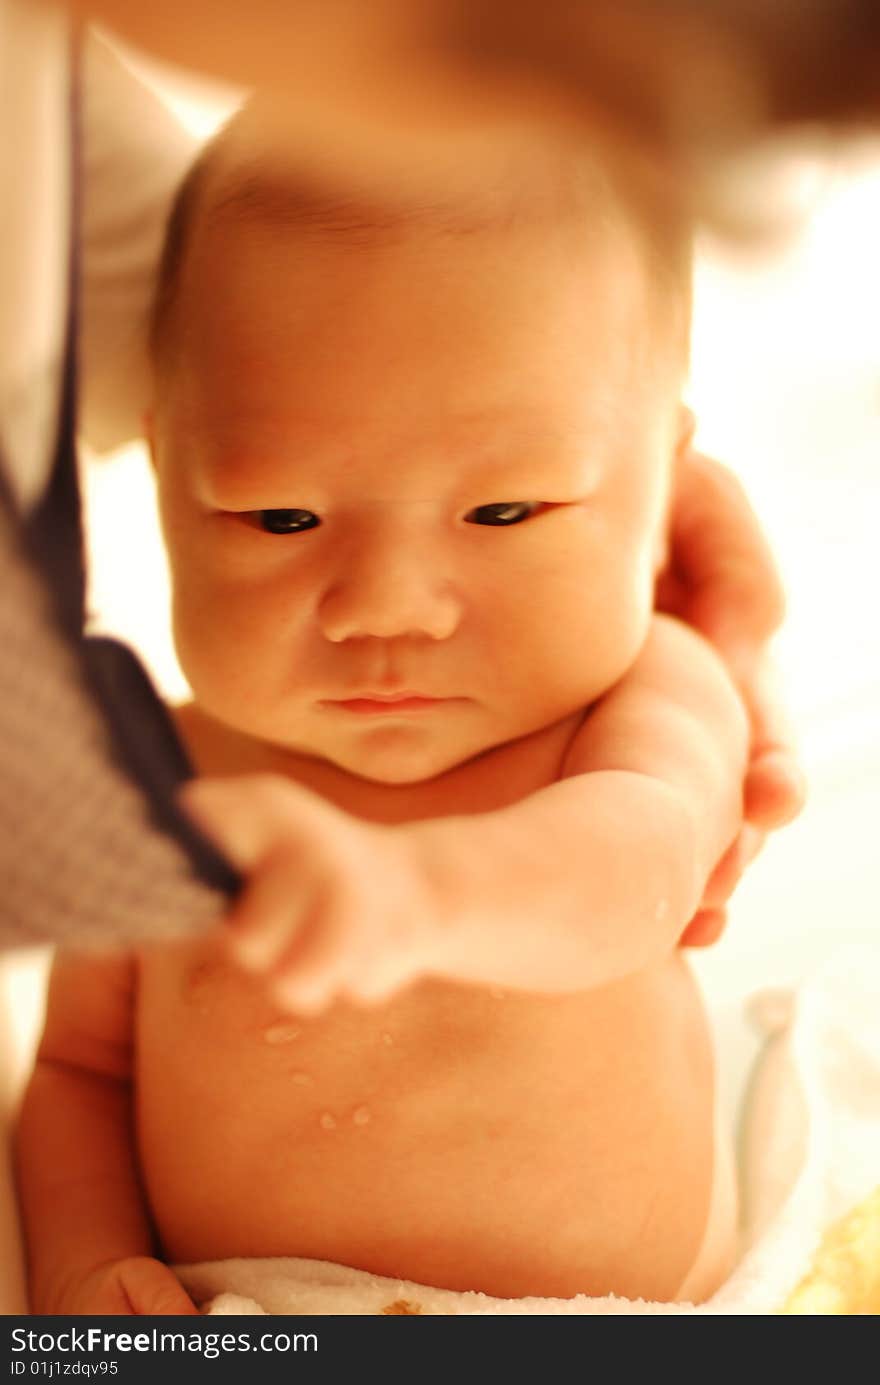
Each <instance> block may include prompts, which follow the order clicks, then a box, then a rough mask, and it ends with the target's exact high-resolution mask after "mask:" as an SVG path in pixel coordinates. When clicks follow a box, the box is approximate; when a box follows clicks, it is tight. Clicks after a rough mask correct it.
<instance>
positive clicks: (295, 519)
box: [255, 510, 321, 534]
mask: <svg viewBox="0 0 880 1385" xmlns="http://www.w3.org/2000/svg"><path fill="white" fill-rule="evenodd" d="M255 519H256V520H257V522H258V523H259V526H260V528H261V529H263V530H265V532H266V533H267V534H301V533H302V531H303V530H304V529H317V527H318V525H319V524H320V523H321V521H320V519H319V518H318V516H317V515H316V514H315V513H314V511H313V510H257V512H256V515H255Z"/></svg>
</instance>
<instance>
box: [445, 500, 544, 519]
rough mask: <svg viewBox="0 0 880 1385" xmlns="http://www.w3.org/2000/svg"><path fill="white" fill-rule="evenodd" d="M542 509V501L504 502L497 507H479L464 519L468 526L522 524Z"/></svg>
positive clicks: (468, 513)
mask: <svg viewBox="0 0 880 1385" xmlns="http://www.w3.org/2000/svg"><path fill="white" fill-rule="evenodd" d="M542 508H543V506H542V504H541V502H540V500H502V501H499V502H498V503H497V504H495V505H477V507H476V509H474V510H468V512H467V514H466V515H465V517H464V518H465V523H466V524H522V522H523V520H524V519H531V517H532V515H534V514H537V513H538V511H539V510H540V509H542Z"/></svg>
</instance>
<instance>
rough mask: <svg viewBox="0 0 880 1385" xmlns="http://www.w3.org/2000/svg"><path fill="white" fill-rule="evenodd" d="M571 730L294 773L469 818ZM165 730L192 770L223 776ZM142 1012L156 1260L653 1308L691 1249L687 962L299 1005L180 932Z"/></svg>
mask: <svg viewBox="0 0 880 1385" xmlns="http://www.w3.org/2000/svg"><path fill="white" fill-rule="evenodd" d="M577 722H578V719H570V720H569V721H568V722H566V723H563V724H560V725H557V726H555V727H552V728H548V729H547V730H546V731H542V732H539V733H537V734H536V735H535V736H532V737H528V738H526V739H525V740H523V741H519V742H517V743H515V744H513V745H507V746H503V747H500V748H499V749H497V750H495V751H492V752H489V753H488V754H487V755H485V756H483V757H482V758H481V759H480V760H478V761H474V762H471V763H470V764H469V765H466V766H462V767H460V768H458V769H457V770H454V771H452V772H450V773H449V774H447V775H445V776H443V777H442V779H440V780H436V781H433V783H430V784H421V785H413V786H408V787H407V788H406V789H400V788H395V789H388V788H386V787H384V786H379V785H367V784H365V783H364V781H359V780H349V781H348V788H347V789H346V787H345V782H346V777H345V776H340V775H338V774H336V773H334V772H332V771H328V770H326V769H322V768H321V767H320V766H319V765H317V764H315V762H311V763H306V764H304V766H303V771H302V773H301V774H298V775H297V777H299V778H302V780H303V781H304V782H306V783H308V784H309V785H310V787H313V788H318V789H319V790H321V791H322V792H326V793H327V795H328V796H332V797H333V798H334V799H335V801H337V802H338V803H340V804H341V805H342V806H343V807H347V808H348V809H349V810H350V811H353V812H357V813H359V814H360V815H361V816H363V817H369V818H373V819H374V820H379V821H395V820H397V821H400V820H405V819H415V818H420V817H421V818H426V817H432V816H441V815H448V814H453V813H473V812H478V811H486V810H489V809H491V808H497V807H502V806H504V805H505V804H507V803H510V802H514V801H517V800H518V799H520V798H521V797H523V795H524V794H526V793H529V792H534V791H535V790H536V789H537V788H540V787H542V786H543V785H545V784H547V783H550V782H552V781H553V780H554V779H555V778H556V777H557V776H558V773H559V769H560V766H561V764H562V761H563V759H564V756H565V750H566V748H567V745H568V741H569V739H570V737H571V735H572V733H573V731H574V729H575V728H576V725H577ZM183 730H184V734H187V735H188V739H189V741H190V744H191V747H192V749H193V753H194V756H195V759H196V761H197V764H198V767H199V768H200V769H201V770H202V771H203V772H215V773H228V772H230V770H232V771H234V770H235V769H236V768H239V766H238V765H236V764H235V763H233V762H232V761H231V760H230V758H229V757H228V755H226V754H223V755H220V754H219V753H218V752H217V750H216V747H215V746H213V745H212V743H211V739H210V737H207V738H205V737H203V736H200V735H199V734H198V733H194V731H193V728H192V727H191V726H189V725H188V724H187V720H186V717H184V720H183ZM218 759H220V760H221V763H218V762H217V761H218ZM634 868H637V863H634ZM137 1016H138V1018H137V1059H136V1062H137V1090H138V1122H139V1139H140V1150H141V1158H142V1163H143V1169H144V1177H145V1182H146V1187H147V1192H148V1195H149V1199H150V1203H151V1206H152V1210H153V1215H154V1218H155V1223H156V1226H157V1228H158V1231H159V1234H160V1237H161V1239H162V1245H163V1251H164V1253H165V1255H166V1256H167V1257H168V1258H169V1259H171V1260H173V1261H175V1262H178V1263H180V1262H192V1261H196V1260H206V1259H222V1258H227V1257H232V1256H275V1255H284V1256H287V1255H294V1256H307V1257H313V1258H316V1259H325V1260H333V1261H337V1262H340V1263H343V1264H348V1265H353V1266H356V1267H359V1268H362V1269H366V1270H370V1271H372V1272H374V1273H378V1274H385V1275H389V1276H392V1277H400V1278H406V1279H411V1280H415V1281H418V1282H422V1283H429V1284H434V1285H441V1286H446V1287H450V1288H455V1289H479V1290H483V1291H484V1292H487V1293H490V1294H494V1295H498V1296H501V1297H519V1296H523V1295H541V1296H569V1295H572V1294H576V1293H587V1294H605V1293H609V1292H614V1293H618V1294H623V1295H626V1296H629V1297H638V1296H642V1297H646V1298H671V1297H674V1296H675V1295H676V1294H677V1293H678V1291H679V1289H680V1288H681V1286H682V1284H683V1282H684V1281H685V1279H686V1278H687V1277H688V1276H689V1272H690V1271H691V1270H692V1268H693V1267H694V1263H695V1261H696V1260H697V1258H698V1253H699V1252H700V1249H701V1246H702V1243H703V1240H704V1231H705V1228H706V1223H707V1217H708V1212H709V1204H710V1197H711V1193H712V1189H713V1180H714V1174H715V1170H716V1166H717V1164H718V1151H717V1150H716V1137H715V1121H714V1074H713V1063H712V1056H711V1049H710V1043H709V1037H708V1032H707V1028H706V1023H705V1019H704V1016H703V1012H702V1007H701V1004H700V1000H699V996H698V993H697V989H696V986H695V984H694V981H693V979H692V977H691V974H690V972H689V970H688V968H687V966H686V964H685V962H684V961H683V959H682V958H681V956H680V955H677V954H675V955H672V956H670V957H669V958H668V959H667V960H666V961H664V962H663V963H662V964H660V965H659V966H657V967H654V968H652V969H649V970H645V971H643V972H641V973H639V974H637V975H634V976H632V977H630V978H628V979H626V980H624V981H620V982H617V983H615V984H614V985H613V986H608V987H605V988H603V989H599V990H594V991H591V992H588V993H584V994H574V995H568V996H544V995H533V994H526V993H516V992H513V991H500V990H495V989H481V988H469V987H464V986H456V985H452V984H449V983H446V982H439V981H438V982H435V981H425V982H423V983H421V984H419V985H417V986H414V987H412V988H411V989H410V990H408V991H406V992H404V993H403V994H401V995H400V996H398V997H396V998H394V999H393V1000H392V1001H391V1002H390V1003H387V1004H383V1005H382V1006H380V1007H378V1008H375V1009H370V1008H356V1007H354V1006H348V1005H343V1004H337V1005H335V1006H333V1007H332V1008H331V1009H329V1010H328V1011H327V1012H326V1013H325V1014H323V1015H321V1016H320V1017H318V1018H310V1019H299V1018H297V1017H295V1016H292V1015H290V1014H284V1013H282V1012H280V1011H279V1010H278V1009H277V1008H276V1007H274V1006H273V1004H272V1003H271V1001H269V1000H268V999H267V997H266V993H265V990H264V988H263V987H261V986H260V984H259V983H258V982H256V981H252V980H251V979H249V978H248V977H246V976H244V975H243V974H242V973H241V972H239V971H238V970H237V969H236V968H235V967H233V966H232V965H231V964H230V963H229V962H227V961H226V960H225V959H224V957H223V955H222V953H221V952H220V951H219V950H218V949H217V948H216V946H215V945H210V944H191V945H187V946H181V947H179V948H174V949H164V950H161V951H156V952H153V953H148V954H145V955H144V956H143V958H142V959H141V964H140V970H139V987H138V1005H137ZM724 1162H725V1161H724V1160H723V1158H722V1160H721V1163H722V1164H723V1163H724ZM721 1221H722V1225H721V1227H720V1235H718V1236H717V1238H715V1237H713V1246H712V1248H711V1250H710V1253H709V1254H708V1255H706V1254H705V1249H706V1248H705V1247H704V1248H703V1250H704V1253H703V1254H701V1255H699V1260H700V1264H699V1266H698V1272H697V1275H696V1282H694V1279H693V1276H692V1277H691V1279H690V1280H689V1282H688V1284H687V1289H688V1293H689V1294H691V1293H692V1294H693V1295H694V1296H696V1297H704V1296H706V1294H708V1293H709V1292H711V1291H712V1290H713V1289H714V1288H715V1287H716V1285H717V1283H718V1282H719V1280H720V1278H721V1277H722V1276H723V1274H724V1272H725V1270H726V1269H727V1267H728V1256H729V1252H730V1245H731V1240H732V1224H731V1222H732V1210H731V1212H730V1214H728V1215H725V1216H723V1217H722V1218H721Z"/></svg>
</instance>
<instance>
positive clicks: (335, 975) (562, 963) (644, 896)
mask: <svg viewBox="0 0 880 1385" xmlns="http://www.w3.org/2000/svg"><path fill="white" fill-rule="evenodd" d="M746 753H747V727H746V718H745V714H744V711H743V708H742V704H741V702H740V699H739V697H738V695H737V694H736V692H735V690H734V688H733V685H732V683H731V682H730V680H729V678H728V675H727V674H726V672H725V671H724V668H723V666H722V664H721V663H720V660H719V659H718V657H717V656H716V655H715V654H714V653H713V652H712V650H711V648H710V647H709V646H708V644H706V642H705V641H704V640H703V639H702V638H701V637H700V636H698V635H695V634H694V633H693V632H692V631H690V630H688V629H687V628H685V627H684V626H682V625H680V624H679V623H678V622H676V621H673V620H671V619H669V618H667V617H656V618H655V619H654V621H653V623H652V628H651V631H650V634H649V637H648V640H647V642H646V645H645V647H644V650H643V651H642V653H641V654H640V656H639V658H638V660H637V661H636V663H635V665H634V667H633V668H632V669H631V670H630V671H629V673H628V674H627V675H626V676H625V677H624V678H623V679H622V680H621V682H620V683H619V684H618V685H617V686H616V687H615V688H614V689H613V690H612V691H611V692H609V693H608V694H607V695H606V697H605V698H604V699H602V701H601V702H600V703H599V704H598V706H596V707H595V708H594V709H593V710H592V711H591V712H590V714H589V716H587V717H586V718H585V721H584V723H583V726H582V727H581V729H580V730H579V732H578V733H577V735H576V737H575V739H574V742H573V744H572V745H571V747H570V750H569V753H568V755H567V758H566V762H565V765H564V766H563V770H562V775H561V778H560V780H559V781H558V782H556V783H553V784H550V785H548V786H547V787H546V788H544V789H541V790H540V791H538V792H537V793H534V794H532V795H530V796H529V797H528V798H526V799H524V800H522V801H521V802H519V803H516V804H514V805H513V806H511V807H508V808H504V809H501V810H499V811H496V812H490V813H484V814H479V815H474V816H469V817H454V818H439V819H432V820H429V821H423V822H416V823H409V824H406V825H403V826H399V827H377V826H374V825H371V824H366V823H363V822H359V821H357V820H355V819H353V818H351V817H349V816H348V815H347V814H345V813H342V812H340V811H339V810H338V809H336V808H333V807H331V805H329V804H327V803H325V802H324V801H323V800H321V799H316V798H315V796H314V795H312V794H309V793H306V792H305V791H304V790H302V789H300V788H298V787H297V786H295V785H290V784H286V783H284V782H283V781H280V780H272V779H271V778H268V777H267V778H263V779H254V780H251V781H249V782H246V781H227V782H226V783H216V782H215V783H213V784H212V783H210V782H204V781H203V782H202V783H199V784H196V785H193V786H192V788H191V789H190V790H189V792H188V801H189V803H190V806H191V807H193V808H194V809H195V815H196V816H197V818H198V820H199V821H200V822H201V825H202V826H203V827H204V828H205V829H206V830H208V831H209V832H212V833H213V835H214V836H215V837H216V838H217V839H218V841H219V842H220V843H221V845H222V846H224V847H225V848H226V849H227V850H228V851H229V852H230V854H231V855H232V857H233V859H234V860H235V862H236V864H237V865H238V866H239V867H240V868H241V869H242V870H243V871H245V872H246V873H248V874H249V876H250V879H249V883H248V886H247V888H246V890H245V891H244V893H243V895H242V897H241V898H240V899H239V901H237V903H236V905H235V906H234V909H233V911H232V915H231V918H230V923H231V925H232V927H231V930H230V935H229V936H230V939H231V941H232V943H233V946H234V948H235V949H236V950H237V951H238V953H239V955H240V956H241V957H242V959H243V960H245V961H248V962H250V963H251V965H253V967H254V968H255V969H256V970H259V971H267V972H269V973H270V975H273V976H274V980H275V992H276V996H277V999H278V1000H279V1001H280V1003H282V1004H289V1005H291V1006H292V1007H293V1008H295V1009H306V1010H314V1009H318V1008H320V1007H321V1006H322V1005H324V1004H326V1003H327V1002H328V1001H329V1000H330V999H333V998H334V997H336V996H349V997H352V998H355V999H369V998H381V997H384V996H387V995H388V994H390V993H391V992H392V991H394V990H396V989H398V988H399V987H400V986H402V985H405V984H406V983H407V982H410V981H412V980H414V979H416V978H417V977H418V976H421V975H439V976H443V977H446V978H448V979H455V980H459V981H472V982H477V983H489V984H493V983H494V984H497V985H510V986H514V987H521V988H523V989H530V990H543V991H567V990H571V991H574V990H582V989H587V988H589V987H593V986H598V985H602V984H606V983H608V982H610V981H613V980H615V979H616V978H619V977H621V976H624V975H626V974H628V973H630V972H633V971H636V970H638V969H639V968H641V967H644V966H646V965H648V964H649V963H651V962H652V961H655V960H658V959H659V958H661V957H662V956H664V955H666V954H667V953H668V952H670V951H671V950H672V949H673V948H674V946H675V945H676V943H677V941H678V939H679V937H680V936H681V933H682V931H683V930H684V928H685V926H686V925H687V923H688V921H689V920H690V919H691V917H692V915H693V913H694V911H695V909H696V908H697V906H698V904H699V902H700V899H701V896H702V894H703V890H704V887H705V885H706V881H707V879H708V877H709V875H710V874H711V872H712V869H713V867H714V865H715V863H716V862H717V860H718V859H719V858H720V857H721V855H722V854H723V852H724V850H725V848H726V847H727V846H728V844H729V843H730V842H731V841H732V840H733V838H734V837H735V835H736V833H737V831H738V829H739V826H740V823H741V819H742V780H743V770H744V766H745V762H746Z"/></svg>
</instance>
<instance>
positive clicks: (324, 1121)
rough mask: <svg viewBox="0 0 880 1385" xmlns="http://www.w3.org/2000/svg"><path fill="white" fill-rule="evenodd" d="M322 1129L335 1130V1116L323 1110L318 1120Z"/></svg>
mask: <svg viewBox="0 0 880 1385" xmlns="http://www.w3.org/2000/svg"><path fill="white" fill-rule="evenodd" d="M318 1123H319V1125H320V1126H321V1129H322V1130H335V1129H336V1117H335V1116H331V1114H330V1112H329V1111H325V1112H324V1113H323V1115H322V1116H321V1118H320V1121H319V1122H318Z"/></svg>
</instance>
